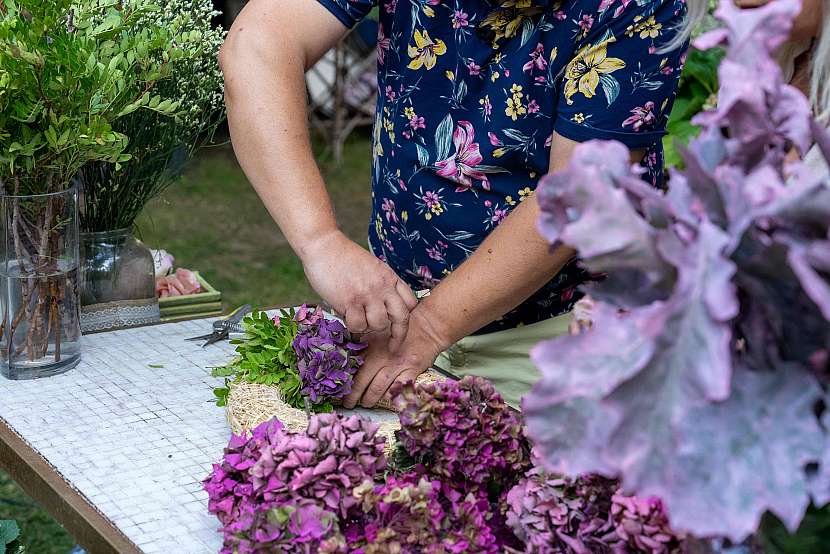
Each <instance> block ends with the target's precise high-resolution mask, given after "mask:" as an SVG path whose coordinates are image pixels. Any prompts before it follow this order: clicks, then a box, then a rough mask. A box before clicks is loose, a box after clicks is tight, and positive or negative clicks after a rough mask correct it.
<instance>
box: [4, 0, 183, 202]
mask: <svg viewBox="0 0 830 554" xmlns="http://www.w3.org/2000/svg"><path fill="white" fill-rule="evenodd" d="M161 10H162V8H160V7H159V6H157V5H155V4H152V3H150V2H149V1H147V0H120V1H113V0H49V1H48V2H44V1H43V0H0V179H2V180H4V181H8V180H9V178H11V180H12V181H14V182H15V189H16V192H19V193H21V194H36V193H42V192H50V191H55V190H60V189H63V188H65V187H66V186H67V185H68V184H69V182H70V181H71V179H72V178H73V177H74V176H75V174H76V173H77V171H78V170H79V168H80V167H82V166H83V165H84V164H85V163H87V162H88V161H90V160H102V161H106V162H108V163H113V164H121V163H124V162H126V161H128V160H129V159H130V156H129V154H127V153H125V152H124V150H125V148H126V146H127V143H128V137H127V136H125V135H124V134H123V133H120V132H118V131H116V130H115V129H114V128H113V123H114V122H116V121H117V120H118V119H119V118H122V117H125V116H127V115H129V114H131V113H134V112H136V111H137V110H149V111H153V112H156V113H160V114H163V115H165V116H174V115H176V114H177V112H178V110H179V103H178V101H177V100H175V99H172V98H164V97H162V96H160V95H159V94H158V92H157V90H156V89H157V85H158V84H159V83H160V82H162V81H164V80H165V79H167V78H169V77H170V74H171V67H170V66H171V63H172V62H173V61H175V60H176V59H178V58H179V57H181V56H182V55H183V50H182V46H181V42H180V41H179V40H177V38H178V37H175V36H174V35H173V34H172V31H171V30H170V29H168V28H165V27H163V26H152V25H146V24H142V21H143V20H146V18H147V17H148V16H149V14H152V13H154V12H159V11H161Z"/></svg>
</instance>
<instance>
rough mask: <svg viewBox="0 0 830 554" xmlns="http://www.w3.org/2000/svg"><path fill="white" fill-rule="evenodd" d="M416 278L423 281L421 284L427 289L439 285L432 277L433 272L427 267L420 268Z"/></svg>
mask: <svg viewBox="0 0 830 554" xmlns="http://www.w3.org/2000/svg"><path fill="white" fill-rule="evenodd" d="M415 276H416V277H418V278H419V279H420V280H421V284H422V285H423V286H425V287H426V288H432V287H434V286H435V285H437V284H438V279H436V278H435V277H433V276H432V272H431V271H430V270H429V268H428V267H427V266H425V265H422V266H418V270H417V271H416V272H415Z"/></svg>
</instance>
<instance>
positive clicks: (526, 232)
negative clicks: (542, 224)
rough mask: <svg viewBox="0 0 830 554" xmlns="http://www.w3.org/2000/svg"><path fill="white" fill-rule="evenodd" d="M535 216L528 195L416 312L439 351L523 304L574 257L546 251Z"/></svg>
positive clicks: (536, 209)
mask: <svg viewBox="0 0 830 554" xmlns="http://www.w3.org/2000/svg"><path fill="white" fill-rule="evenodd" d="M538 216H539V206H538V204H537V202H536V199H535V196H531V197H529V198H528V199H527V200H525V201H524V202H522V204H521V205H519V206H518V207H516V209H514V210H513V212H512V213H511V214H510V215H509V216H508V217H507V218H506V219H505V220H504V221H503V222H502V223H501V225H499V226H498V228H497V229H495V230H494V231H493V232H492V233H490V235H489V236H488V237H487V238H486V239H485V240H484V242H483V243H482V244H481V246H479V248H478V249H477V250H476V251H475V253H473V254H472V255H471V256H470V257H469V258H468V259H467V260H466V261H465V262H464V263H463V264H461V266H460V267H459V268H458V269H456V270H455V271H454V272H453V273H451V274H450V275H448V276H447V277H445V278H444V280H443V281H442V282H441V283H440V284H439V285H438V286H437V287H435V289H433V291H432V292H431V293H430V295H429V296H428V297H427V298H425V299H424V300H423V301H422V303H421V305H419V306H418V307H417V308H416V310H423V311H425V312H427V316H426V317H427V318H428V319H429V321H430V322H431V323H433V324H434V326H435V331H436V332H437V334H438V336H440V337H441V341H442V342H443V343H444V344H443V346H444V347H448V346H450V345H451V344H453V343H455V342H457V341H458V340H460V339H461V338H463V337H465V336H467V335H469V334H471V333H473V332H475V331H476V330H478V329H480V328H481V327H483V326H485V325H487V324H488V323H490V322H492V321H495V320H496V319H498V318H499V317H501V316H503V315H504V314H506V313H507V312H509V311H510V310H512V309H513V308H515V307H516V306H518V305H519V304H521V303H522V302H524V301H525V300H526V299H527V298H528V297H530V296H531V295H532V294H533V293H534V292H536V291H537V290H539V289H540V288H542V287H543V286H544V285H545V284H546V283H547V282H548V281H550V280H551V279H552V278H553V277H554V276H555V275H556V274H557V273H558V272H559V271H560V270H561V269H562V267H563V266H564V265H565V264H566V263H567V262H568V261H569V260H570V259H571V258H572V257H573V256H574V254H575V253H574V251H573V250H571V249H570V248H557V249H555V250H553V251H551V247H550V244H549V243H548V242H546V241H545V240H544V239H543V238H542V237H541V236H540V235H539V233H538V232H537V230H536V221H537V220H538Z"/></svg>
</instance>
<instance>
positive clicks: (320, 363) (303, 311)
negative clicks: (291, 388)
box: [293, 304, 366, 404]
mask: <svg viewBox="0 0 830 554" xmlns="http://www.w3.org/2000/svg"><path fill="white" fill-rule="evenodd" d="M295 320H296V321H297V337H296V338H295V339H294V343H293V346H294V352H295V353H296V354H297V370H298V371H299V374H300V380H301V381H302V390H301V393H302V394H303V396H306V397H308V398H309V400H311V402H312V404H319V403H321V402H325V401H326V400H329V399H337V398H343V397H344V396H346V395H348V394H349V393H350V392H351V390H352V381H353V380H354V375H355V373H357V370H358V369H359V368H360V366H361V365H363V358H362V357H361V356H358V355H357V353H358V352H360V351H361V350H363V349H364V348H366V344H364V343H358V342H353V341H352V339H351V335H350V334H349V331H348V330H347V329H346V327H345V326H343V324H342V323H340V322H339V321H337V320H334V319H326V318H325V317H324V315H323V311H322V310H321V309H320V308H317V309H315V310H310V309H309V308H308V307H307V306H306V305H305V304H304V305H303V306H302V307H301V308H300V309H299V310H298V311H297V314H296V315H295Z"/></svg>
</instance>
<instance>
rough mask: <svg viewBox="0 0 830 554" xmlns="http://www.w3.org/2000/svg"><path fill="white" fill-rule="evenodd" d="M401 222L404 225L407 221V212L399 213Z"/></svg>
mask: <svg viewBox="0 0 830 554" xmlns="http://www.w3.org/2000/svg"><path fill="white" fill-rule="evenodd" d="M401 221H403V222H404V223H406V222H407V221H409V212H408V211H406V210H404V211H402V212H401Z"/></svg>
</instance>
